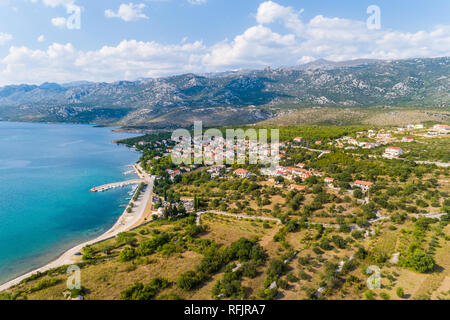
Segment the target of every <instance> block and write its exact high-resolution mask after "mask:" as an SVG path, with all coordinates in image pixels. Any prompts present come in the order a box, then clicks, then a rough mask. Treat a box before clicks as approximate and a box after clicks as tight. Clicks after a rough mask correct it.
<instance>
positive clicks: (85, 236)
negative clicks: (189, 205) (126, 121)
mask: <svg viewBox="0 0 450 320" xmlns="http://www.w3.org/2000/svg"><path fill="white" fill-rule="evenodd" d="M129 136H130V135H127V134H118V133H111V129H110V128H95V127H93V126H87V125H72V124H29V123H8V122H0V283H4V282H6V281H8V280H11V279H13V278H15V277H17V276H19V275H22V274H24V273H25V272H28V271H31V270H33V269H35V268H37V267H41V266H42V265H44V264H46V263H48V262H50V261H52V260H54V259H55V258H57V257H58V256H59V255H60V254H61V253H63V252H64V251H65V250H67V249H69V248H71V247H73V246H74V245H76V244H79V243H81V242H83V241H86V240H89V239H92V238H94V237H96V236H98V235H100V234H102V233H104V232H105V231H107V230H108V229H109V228H110V227H111V226H112V225H113V224H114V223H115V222H116V220H117V219H118V217H119V216H120V215H121V214H122V212H123V210H124V209H123V208H121V207H120V205H121V204H126V203H127V202H128V201H127V200H126V198H127V197H128V192H130V189H131V187H127V188H123V189H116V190H110V191H107V192H104V193H91V192H89V189H90V188H92V187H93V186H94V185H97V186H98V185H102V184H105V183H110V182H116V181H121V180H124V179H132V178H134V176H129V177H127V176H124V175H123V172H125V171H128V170H130V169H131V168H128V167H127V165H129V164H132V163H134V162H136V161H137V160H138V159H139V154H138V153H137V152H134V151H132V150H130V149H128V148H127V147H124V146H117V145H116V144H114V143H112V141H113V140H116V139H120V138H124V137H129Z"/></svg>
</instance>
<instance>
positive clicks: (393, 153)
mask: <svg viewBox="0 0 450 320" xmlns="http://www.w3.org/2000/svg"><path fill="white" fill-rule="evenodd" d="M384 154H385V155H386V156H387V157H398V156H401V155H402V154H403V149H402V148H395V147H389V148H386V151H385V153H384Z"/></svg>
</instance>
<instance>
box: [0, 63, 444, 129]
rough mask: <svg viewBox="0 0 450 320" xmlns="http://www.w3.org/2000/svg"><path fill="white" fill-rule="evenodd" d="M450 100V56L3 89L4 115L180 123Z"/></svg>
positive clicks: (228, 121)
mask: <svg viewBox="0 0 450 320" xmlns="http://www.w3.org/2000/svg"><path fill="white" fill-rule="evenodd" d="M282 105H290V106H292V107H293V108H295V107H299V106H300V107H308V106H326V107H335V106H341V107H366V106H377V105H389V106H424V107H425V106H427V107H449V105H450V58H449V57H444V58H435V59H409V60H397V61H382V60H353V61H346V62H332V61H327V60H317V61H314V62H311V63H308V64H304V65H300V66H295V67H282V68H278V69H272V68H270V67H268V68H266V69H264V70H238V71H230V72H223V73H217V74H203V75H195V74H184V75H178V76H171V77H166V78H159V79H141V80H139V81H133V82H131V81H118V82H114V83H91V82H73V83H69V84H63V85H60V84H56V83H44V84H42V85H40V86H37V85H12V86H6V87H2V88H0V119H3V120H20V121H59V122H82V123H99V124H119V125H123V126H134V127H142V128H144V127H161V128H162V127H172V126H174V127H176V126H180V125H184V124H186V125H188V124H189V122H190V121H193V119H205V120H206V121H207V122H208V123H210V124H214V125H219V124H235V123H254V122H259V121H262V120H265V119H268V118H271V117H272V116H273V114H272V112H271V111H268V110H270V109H271V108H270V107H276V106H282Z"/></svg>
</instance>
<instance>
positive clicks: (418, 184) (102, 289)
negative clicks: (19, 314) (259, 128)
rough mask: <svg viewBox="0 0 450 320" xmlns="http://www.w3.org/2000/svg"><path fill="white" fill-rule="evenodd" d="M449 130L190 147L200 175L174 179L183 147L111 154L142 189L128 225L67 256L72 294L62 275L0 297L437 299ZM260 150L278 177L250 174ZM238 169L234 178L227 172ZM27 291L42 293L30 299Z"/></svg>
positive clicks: (291, 136) (258, 170)
mask: <svg viewBox="0 0 450 320" xmlns="http://www.w3.org/2000/svg"><path fill="white" fill-rule="evenodd" d="M249 128H251V127H249ZM449 129H450V127H449V126H448V125H445V124H423V125H422V124H414V125H408V126H405V127H399V128H393V127H390V128H380V127H378V128H370V127H286V128H284V127H280V140H279V143H278V145H272V144H271V143H270V142H266V143H253V142H249V141H245V140H243V141H234V143H232V142H227V141H226V140H224V139H223V138H221V137H212V138H210V139H205V141H203V140H202V139H195V140H193V141H191V146H192V147H193V148H192V149H193V150H194V149H195V148H196V146H197V148H198V146H199V145H201V147H202V150H203V154H202V159H201V160H202V163H201V164H192V163H183V164H180V165H176V164H174V163H173V161H172V156H174V155H175V156H181V155H182V154H181V152H180V153H177V151H176V150H177V145H178V144H179V143H180V142H184V143H185V142H186V141H183V140H182V139H175V140H172V139H171V133H169V132H167V133H166V132H163V133H156V134H148V135H145V136H143V137H138V138H132V139H127V140H123V141H120V143H122V144H125V145H127V146H129V147H131V148H134V149H136V150H137V151H139V152H141V153H142V157H141V159H140V161H139V163H138V164H137V165H136V166H135V169H134V170H135V171H136V172H137V173H138V175H139V177H140V179H143V180H145V181H143V182H144V184H148V186H147V187H143V188H141V189H142V192H143V193H145V194H140V193H138V194H137V195H135V196H134V197H133V199H132V200H131V201H130V204H129V205H128V207H127V209H126V213H125V214H124V217H126V219H129V221H128V222H125V223H123V224H121V222H120V220H119V222H118V224H117V228H118V229H117V230H114V231H113V232H112V233H111V234H109V235H107V236H105V238H104V239H103V238H102V239H100V241H94V242H90V243H87V244H84V245H82V246H81V247H77V248H76V251H73V250H72V251H71V252H70V253H69V255H70V257H67V261H66V262H68V261H69V260H70V261H71V262H72V263H73V259H74V257H75V256H76V255H78V256H77V257H76V259H78V262H79V263H81V265H82V266H83V270H84V271H83V275H84V277H85V278H84V279H85V280H84V281H85V282H84V283H83V287H82V288H81V289H80V290H75V291H73V292H67V290H66V289H64V288H63V280H61V279H62V278H64V277H66V275H65V272H64V270H65V269H61V267H60V268H56V269H45V270H42V273H38V274H35V275H32V277H31V278H30V279H32V280H27V279H26V277H25V278H24V279H22V282H20V283H18V284H17V283H15V286H13V287H12V288H10V289H9V291H8V292H6V293H5V294H6V295H11V297H23V296H26V297H28V296H31V297H42V296H43V295H51V296H52V297H54V296H55V295H56V296H58V295H59V296H61V294H62V293H64V294H63V295H62V296H63V297H65V298H67V297H69V298H68V299H117V298H120V299H125V300H130V299H137V300H142V299H216V300H221V299H262V300H272V299H293V300H298V299H313V300H316V299H366V300H373V299H384V300H390V299H399V300H404V299H409V298H412V299H440V298H445V297H446V296H447V295H448V294H450V291H449V288H448V281H449V279H450V278H449V273H448V272H449V270H450V262H449V261H448V248H449V241H450V228H449V222H450V197H449V194H450V184H449V182H448V181H449V180H448V179H449V175H450V172H449V166H450V155H449V153H448V148H447V147H448V143H449V138H450V136H449V134H448V133H449V132H450V130H449ZM271 148H272V149H275V150H279V153H278V155H277V159H276V160H277V161H276V163H275V164H273V163H272V164H269V163H256V164H250V163H249V162H248V159H249V158H250V156H251V153H252V152H256V153H258V154H261V150H266V151H268V152H267V153H266V154H267V156H268V155H269V154H270V149H271ZM243 149H245V150H246V151H245V152H244V153H242V150H243ZM174 150H175V151H174ZM249 150H250V151H249ZM239 156H241V157H242V156H243V157H244V158H245V160H246V161H245V162H244V164H238V163H237V162H232V164H227V162H226V161H225V160H226V159H229V158H233V157H234V158H235V159H236V158H238V157H239ZM135 182H136V181H135ZM122 184H128V183H127V182H122ZM122 184H121V183H117V184H112V185H106V186H100V187H96V188H94V189H93V190H91V191H103V190H106V189H107V188H108V187H112V188H113V187H120V186H122ZM129 184H132V182H131V181H129ZM131 222H133V223H132V225H131ZM74 255H75V256H74ZM61 265H62V264H61ZM54 266H55V267H56V266H59V265H54ZM369 266H376V267H377V268H380V270H381V273H380V276H381V286H379V287H376V286H370V287H368V284H367V283H368V282H367V281H368V280H367V279H369V278H370V275H371V274H370V271H369V269H368V267H369ZM439 268H442V269H439ZM110 270H118V271H117V272H111V271H110ZM440 270H443V271H440ZM123 277H126V279H127V280H126V281H125V280H123ZM119 278H120V279H122V280H120V281H119ZM28 281H30V284H29V283H28ZM36 281H40V282H39V283H38V284H35V283H36ZM58 281H59V282H58ZM112 283H114V286H111V284H112ZM417 283H419V284H420V285H417ZM32 285H34V286H36V287H37V286H40V287H39V288H41V289H39V290H38V289H32V288H34V287H31V289H29V287H30V286H32ZM30 290H31V291H30ZM33 290H36V291H33ZM12 295H14V296H12ZM8 297H9V296H8Z"/></svg>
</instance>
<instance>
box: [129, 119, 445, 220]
mask: <svg viewBox="0 0 450 320" xmlns="http://www.w3.org/2000/svg"><path fill="white" fill-rule="evenodd" d="M449 133H450V126H448V125H442V124H438V125H434V126H433V127H430V128H425V127H424V125H422V124H416V125H412V124H411V125H408V126H406V127H399V128H396V129H379V130H373V129H369V130H367V131H358V132H356V133H355V134H354V135H352V136H343V137H341V138H338V139H335V140H333V141H329V142H327V143H326V144H324V142H323V141H311V142H310V143H309V144H308V143H307V140H306V139H305V138H303V137H295V138H294V139H292V140H291V141H286V142H282V143H279V145H278V149H279V151H280V153H279V156H278V157H279V159H278V160H279V161H280V165H276V166H269V167H261V168H259V170H253V171H249V170H247V169H245V168H237V169H233V168H232V167H233V166H231V165H225V164H215V163H216V162H225V161H224V160H226V159H228V158H230V157H231V158H232V159H233V158H234V157H235V156H236V155H237V150H238V146H236V145H239V144H241V146H243V148H244V149H245V150H256V152H258V150H267V153H270V145H269V144H268V143H265V144H259V143H254V144H252V143H251V142H249V141H248V140H247V141H235V144H230V142H228V141H226V140H225V139H224V138H221V137H215V138H213V139H212V140H210V141H201V146H202V149H203V150H204V151H203V152H204V156H203V157H204V158H203V160H204V164H202V165H193V164H188V165H181V166H179V167H178V168H176V169H174V168H167V169H165V172H166V173H167V175H168V177H169V179H170V181H172V182H175V181H179V180H180V179H181V178H182V176H183V175H184V174H188V173H190V172H192V171H198V170H205V171H206V172H207V173H208V174H209V175H210V177H211V178H212V179H216V178H225V179H226V178H233V177H235V178H240V179H251V178H252V177H254V178H255V177H256V176H259V177H263V180H265V181H266V182H267V183H269V184H270V185H273V186H275V187H277V188H284V189H286V190H296V191H303V190H305V189H306V186H305V185H301V184H302V183H304V182H305V181H306V180H308V179H309V178H311V177H313V176H315V177H318V178H320V179H322V180H323V183H324V186H325V187H327V188H329V189H330V190H339V186H338V183H339V181H338V180H337V179H335V178H332V177H328V176H326V175H325V174H324V173H323V172H320V171H318V170H315V169H314V168H311V167H310V166H308V165H307V164H305V163H301V162H300V163H294V164H293V165H291V166H288V165H282V164H283V163H291V164H292V161H291V160H292V158H291V157H289V155H288V153H289V150H295V149H305V150H306V151H310V152H313V153H316V154H317V159H320V158H321V157H322V156H324V155H328V154H331V153H333V151H332V150H328V149H327V148H329V149H334V150H340V149H341V150H344V151H345V152H347V153H351V154H355V152H357V151H358V150H377V152H374V153H373V154H370V155H368V157H371V158H377V157H382V158H386V159H396V160H400V161H402V160H404V158H402V156H403V155H404V154H408V150H407V148H405V147H402V148H401V147H397V144H398V143H402V144H404V143H412V142H414V141H416V140H417V139H422V140H424V139H433V138H439V137H442V136H447V135H448V134H449ZM181 141H182V139H180V140H175V141H172V140H170V139H164V140H162V141H156V142H155V143H154V144H151V143H149V142H146V141H139V142H138V144H137V145H134V147H135V148H138V150H139V149H140V148H148V147H151V148H154V149H155V150H156V151H160V150H161V151H164V152H161V153H159V154H158V156H155V157H153V158H152V159H151V160H148V161H147V169H148V170H150V171H151V170H152V169H153V166H152V161H158V160H159V159H161V158H162V157H169V156H171V155H172V150H173V148H174V147H175V145H176V144H177V143H179V142H181ZM196 142H197V143H198V141H195V140H193V141H192V143H193V148H194V144H195V143H196ZM226 150H231V151H226ZM249 152H251V151H249ZM249 152H248V153H247V154H246V155H247V156H249ZM380 152H381V154H380ZM174 155H176V156H182V155H181V153H174ZM356 155H357V154H356ZM418 162H420V161H418ZM435 164H436V165H438V166H443V167H448V166H449V164H446V163H439V162H435ZM161 178H162V177H161V176H157V177H156V179H157V180H158V179H161ZM375 183H376V181H364V180H355V181H353V182H351V183H350V184H349V189H348V190H347V192H348V193H351V194H352V193H353V191H354V190H355V189H359V190H361V191H362V192H363V193H364V194H368V191H369V190H370V188H371V187H372V186H373V185H374V184H375ZM193 201H194V200H193V199H181V200H180V204H182V205H183V206H184V207H185V208H186V210H187V212H194V211H195V210H194V206H193ZM369 201H370V199H369V197H368V196H367V197H365V200H364V202H365V203H368V202H369ZM152 204H153V207H154V210H153V215H154V216H155V217H163V212H164V209H165V208H167V207H169V206H170V205H171V203H169V202H167V201H165V200H164V199H163V198H162V197H159V196H154V197H153V200H152Z"/></svg>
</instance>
